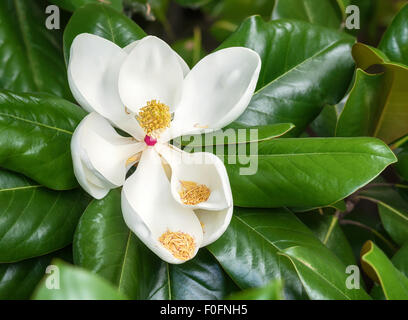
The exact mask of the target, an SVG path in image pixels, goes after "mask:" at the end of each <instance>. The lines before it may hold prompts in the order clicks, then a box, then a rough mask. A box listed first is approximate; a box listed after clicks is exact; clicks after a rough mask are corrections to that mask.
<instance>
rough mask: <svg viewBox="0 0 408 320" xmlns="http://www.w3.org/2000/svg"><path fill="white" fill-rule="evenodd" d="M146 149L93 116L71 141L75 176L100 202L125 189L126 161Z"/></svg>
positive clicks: (91, 115) (104, 120) (81, 126)
mask: <svg viewBox="0 0 408 320" xmlns="http://www.w3.org/2000/svg"><path fill="white" fill-rule="evenodd" d="M145 147H146V145H145V144H144V143H142V142H136V141H134V140H133V139H132V138H126V137H122V136H120V135H119V134H118V133H117V132H116V131H115V129H113V127H112V126H111V125H110V123H109V122H108V121H107V120H106V119H105V118H103V117H102V116H100V115H99V114H97V113H95V112H93V113H90V114H89V115H87V116H86V117H85V118H84V119H83V120H82V121H81V123H80V124H79V125H78V127H77V128H76V130H75V132H74V134H73V137H72V140H71V154H72V160H73V164H74V172H75V176H76V178H77V180H78V182H79V184H80V185H81V186H82V188H83V189H84V190H85V191H87V192H88V193H89V194H90V195H91V196H93V197H94V198H96V199H101V198H103V197H104V196H106V194H107V193H108V192H109V190H110V189H113V188H117V187H120V186H122V185H123V183H124V182H125V178H126V172H127V161H128V159H129V158H131V157H132V156H134V155H135V154H137V153H139V152H141V151H142V150H143V149H144V148H145Z"/></svg>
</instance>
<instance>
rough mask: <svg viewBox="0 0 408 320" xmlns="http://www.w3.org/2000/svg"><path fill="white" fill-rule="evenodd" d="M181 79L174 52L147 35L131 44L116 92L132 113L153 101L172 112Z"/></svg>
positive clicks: (166, 45) (179, 90) (176, 100)
mask: <svg viewBox="0 0 408 320" xmlns="http://www.w3.org/2000/svg"><path fill="white" fill-rule="evenodd" d="M183 79H184V75H183V70H182V68H181V66H180V62H179V58H178V57H177V55H176V54H175V52H174V51H173V50H172V49H171V48H170V47H169V45H168V44H166V43H165V42H164V41H162V40H160V39H159V38H156V37H153V36H148V37H145V38H143V39H142V40H139V41H138V42H137V44H135V45H134V48H133V50H132V51H131V52H130V54H129V55H128V57H127V58H126V60H125V62H124V63H123V65H122V67H121V70H120V73H119V93H120V96H121V98H122V101H123V103H124V104H125V105H126V107H127V108H129V109H130V110H132V111H133V112H138V111H139V109H140V108H142V107H144V106H145V105H146V104H147V102H149V101H152V100H157V101H160V102H161V103H164V104H166V105H167V106H169V107H170V110H174V107H175V106H176V105H177V104H178V102H179V100H180V96H181V91H182V85H183Z"/></svg>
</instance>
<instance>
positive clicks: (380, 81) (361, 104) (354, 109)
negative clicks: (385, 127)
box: [336, 69, 385, 137]
mask: <svg viewBox="0 0 408 320" xmlns="http://www.w3.org/2000/svg"><path fill="white" fill-rule="evenodd" d="M384 81H385V76H384V74H382V73H380V74H374V75H373V74H368V73H366V72H364V71H363V70H361V69H357V73H356V78H355V82H354V86H353V88H352V90H351V92H350V95H349V98H348V99H347V102H346V105H345V106H344V109H343V111H342V113H341V114H340V117H339V121H338V124H337V128H336V136H338V137H362V136H375V135H376V133H375V131H376V128H377V123H378V122H379V118H380V116H381V113H382V103H381V96H382V88H383V86H384Z"/></svg>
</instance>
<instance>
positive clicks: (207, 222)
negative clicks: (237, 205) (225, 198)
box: [195, 206, 234, 247]
mask: <svg viewBox="0 0 408 320" xmlns="http://www.w3.org/2000/svg"><path fill="white" fill-rule="evenodd" d="M233 210H234V207H232V206H231V207H229V208H226V209H224V210H220V211H207V210H195V213H196V215H197V217H198V219H200V222H201V225H202V227H203V231H204V236H203V242H202V244H201V247H205V246H208V245H209V244H211V243H213V242H215V241H217V240H218V238H220V237H221V236H222V235H223V234H224V232H225V230H227V228H228V226H229V224H230V222H231V219H232V212H233Z"/></svg>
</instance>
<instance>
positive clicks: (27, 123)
mask: <svg viewBox="0 0 408 320" xmlns="http://www.w3.org/2000/svg"><path fill="white" fill-rule="evenodd" d="M85 115H86V112H85V111H84V110H82V109H81V108H79V107H78V106H76V105H74V104H72V103H70V102H68V101H66V100H63V99H61V98H57V97H53V96H50V95H47V94H26V93H24V94H15V93H12V92H9V91H0V167H2V168H5V169H9V170H12V171H17V172H20V173H23V174H25V175H26V176H27V177H29V178H31V179H33V180H35V181H37V182H38V183H39V184H42V185H44V186H46V187H48V188H51V189H56V190H67V189H72V188H74V187H76V186H78V183H77V180H76V178H75V175H74V171H73V167H72V158H71V148H70V143H71V137H72V134H73V132H74V130H75V128H76V126H77V125H78V124H79V122H80V121H81V120H82V118H83V117H84V116H85Z"/></svg>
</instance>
